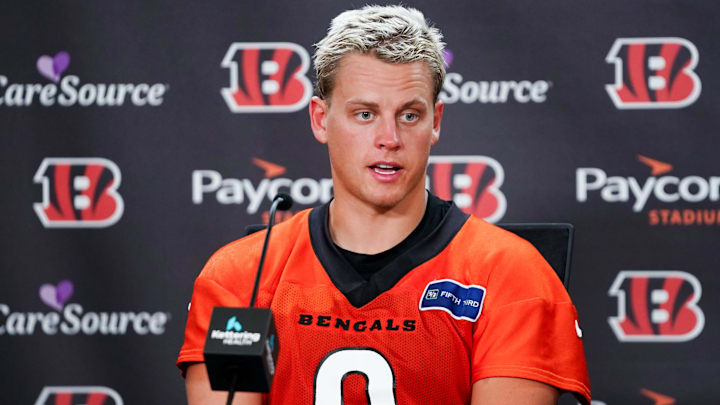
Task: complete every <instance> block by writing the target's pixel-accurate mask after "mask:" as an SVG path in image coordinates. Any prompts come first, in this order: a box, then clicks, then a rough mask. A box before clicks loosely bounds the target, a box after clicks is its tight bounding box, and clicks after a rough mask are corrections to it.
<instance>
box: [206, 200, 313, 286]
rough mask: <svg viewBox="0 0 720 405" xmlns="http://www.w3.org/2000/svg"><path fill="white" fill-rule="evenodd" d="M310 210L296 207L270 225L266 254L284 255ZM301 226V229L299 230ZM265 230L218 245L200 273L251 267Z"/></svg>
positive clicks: (217, 274) (218, 274)
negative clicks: (294, 212)
mask: <svg viewBox="0 0 720 405" xmlns="http://www.w3.org/2000/svg"><path fill="white" fill-rule="evenodd" d="M310 211H311V209H306V210H303V211H300V212H298V213H297V214H295V215H293V216H292V218H290V219H287V220H285V221H283V222H281V223H279V224H276V225H275V226H273V228H272V233H271V236H270V242H269V245H270V249H268V253H267V255H268V256H270V255H272V256H283V255H285V253H284V252H286V251H287V250H289V249H292V247H293V246H294V245H295V241H296V240H297V239H300V238H302V237H303V236H304V234H306V233H307V226H308V225H307V224H308V215H309V213H310ZM303 229H304V230H305V232H303ZM266 234H267V229H262V230H260V231H257V232H254V233H252V234H250V235H247V236H245V237H242V238H240V239H237V240H234V241H232V242H230V243H228V244H227V245H225V246H223V247H221V248H220V249H218V250H217V251H216V252H215V253H214V254H213V255H212V256H211V257H210V259H209V260H208V262H207V264H206V265H205V267H204V268H203V270H202V273H201V274H200V277H202V278H210V279H221V278H223V277H224V275H225V274H228V273H237V272H243V271H245V270H253V271H254V270H255V269H256V268H257V264H258V261H259V260H260V255H261V253H262V247H263V244H264V242H265V235H266Z"/></svg>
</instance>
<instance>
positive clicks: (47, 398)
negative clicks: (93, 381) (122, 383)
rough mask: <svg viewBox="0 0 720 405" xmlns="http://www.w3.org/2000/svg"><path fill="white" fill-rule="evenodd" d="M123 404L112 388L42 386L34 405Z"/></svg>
mask: <svg viewBox="0 0 720 405" xmlns="http://www.w3.org/2000/svg"><path fill="white" fill-rule="evenodd" d="M75 404H78V405H79V404H87V405H123V404H124V402H123V400H122V398H121V397H120V394H118V393H117V391H115V390H114V389H112V388H108V387H100V386H51V387H44V388H43V390H42V391H41V392H40V396H38V399H37V401H35V405H75Z"/></svg>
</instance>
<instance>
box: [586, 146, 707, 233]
mask: <svg viewBox="0 0 720 405" xmlns="http://www.w3.org/2000/svg"><path fill="white" fill-rule="evenodd" d="M637 159H638V161H639V162H640V163H642V164H644V165H646V166H648V167H649V168H650V174H651V176H649V177H647V178H645V179H642V180H641V179H638V178H636V177H633V176H627V177H626V176H618V175H616V174H608V173H607V172H606V171H605V170H603V169H601V168H597V167H581V168H578V169H577V170H576V178H575V186H576V198H577V201H578V202H581V203H585V202H587V201H588V200H589V199H590V198H591V196H592V194H595V193H597V197H599V198H600V199H601V200H602V201H604V202H607V203H628V202H631V203H632V211H633V212H641V211H643V210H644V209H645V207H646V205H647V204H648V203H654V202H655V201H657V202H659V203H662V204H680V203H687V204H699V203H707V202H716V201H718V200H720V176H704V177H703V176H698V175H689V176H684V177H679V176H672V175H667V173H669V172H671V171H673V170H674V168H673V165H671V164H670V163H666V162H662V161H660V160H656V159H653V158H650V157H647V156H643V155H638V156H637ZM653 205H657V204H653ZM648 223H649V224H650V225H679V226H691V225H716V224H720V209H718V208H695V209H691V208H685V209H679V208H672V209H670V208H653V209H651V210H649V211H648Z"/></svg>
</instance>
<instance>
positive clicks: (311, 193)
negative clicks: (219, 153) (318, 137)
mask: <svg viewBox="0 0 720 405" xmlns="http://www.w3.org/2000/svg"><path fill="white" fill-rule="evenodd" d="M253 164H255V165H256V166H258V167H260V168H261V169H263V170H264V171H265V178H262V179H259V180H258V179H249V178H242V179H239V178H224V177H223V175H222V174H220V172H218V171H216V170H193V172H192V201H193V203H194V204H198V205H199V204H203V203H204V202H205V200H206V198H207V197H208V196H209V195H211V196H214V199H215V201H217V202H218V203H219V204H222V205H228V204H245V205H246V209H245V210H246V212H247V213H248V214H251V215H252V214H256V213H257V212H258V210H259V209H260V205H261V204H262V202H263V201H272V199H273V197H275V196H276V195H277V193H278V192H280V191H283V192H287V193H288V194H290V196H291V197H292V198H293V201H294V202H295V204H297V205H306V206H313V205H317V204H324V203H326V202H328V201H330V199H331V198H332V179H329V178H323V179H313V178H309V177H302V178H299V179H290V178H288V177H281V176H282V174H284V173H285V171H286V169H285V168H284V167H283V166H280V165H278V164H275V163H272V162H268V161H265V160H262V159H258V158H254V159H253Z"/></svg>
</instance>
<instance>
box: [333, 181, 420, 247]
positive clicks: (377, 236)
mask: <svg viewBox="0 0 720 405" xmlns="http://www.w3.org/2000/svg"><path fill="white" fill-rule="evenodd" d="M421 191H422V193H415V195H413V196H408V198H405V199H404V200H403V201H401V202H400V203H399V204H397V205H396V206H394V207H392V208H390V209H386V210H382V209H377V208H376V207H372V206H369V205H367V204H366V203H363V202H361V201H358V200H356V199H352V198H337V196H336V198H335V199H334V200H333V201H332V202H331V203H330V220H329V229H330V236H331V238H332V239H333V242H335V244H337V245H338V246H340V247H341V248H343V249H345V250H349V251H351V252H355V253H363V254H377V253H380V252H384V251H386V250H388V249H390V248H392V247H393V246H395V245H397V244H398V243H400V242H402V241H403V239H405V238H406V237H407V236H408V235H410V233H411V232H412V231H413V229H415V227H417V225H418V224H419V223H420V220H421V219H422V217H423V215H424V214H425V207H426V205H427V192H426V191H425V190H424V189H422V190H421Z"/></svg>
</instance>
